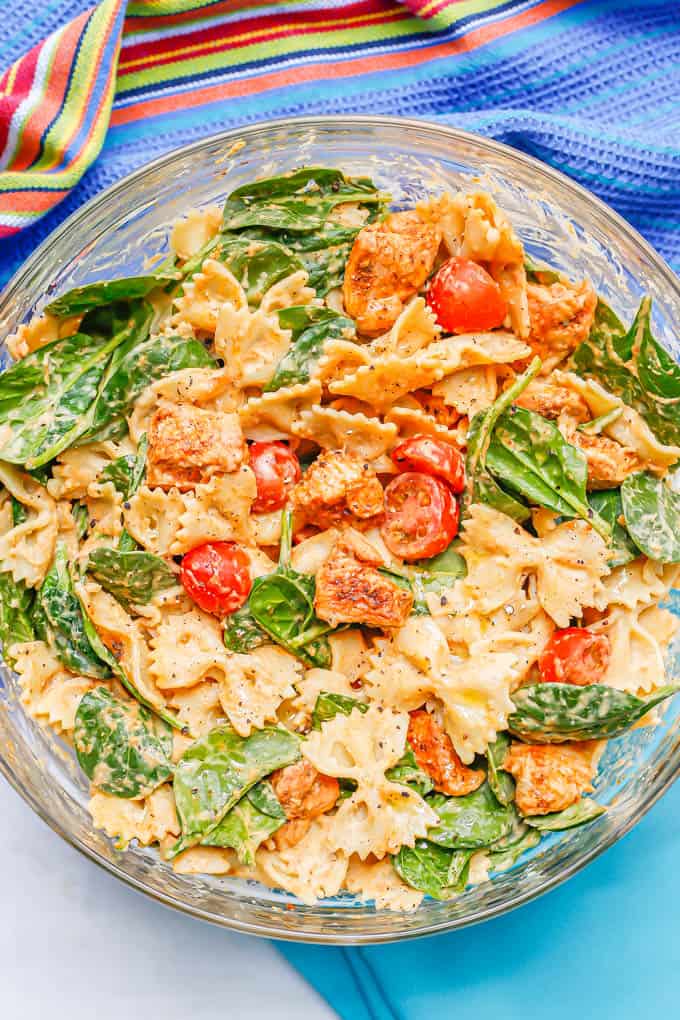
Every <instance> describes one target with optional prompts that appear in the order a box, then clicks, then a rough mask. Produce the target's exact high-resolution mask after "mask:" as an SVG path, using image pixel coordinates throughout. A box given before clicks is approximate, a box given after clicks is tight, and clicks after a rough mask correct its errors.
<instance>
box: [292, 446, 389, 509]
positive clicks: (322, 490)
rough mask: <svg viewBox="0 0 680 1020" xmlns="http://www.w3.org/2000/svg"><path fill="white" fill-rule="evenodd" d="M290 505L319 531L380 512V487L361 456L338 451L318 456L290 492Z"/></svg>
mask: <svg viewBox="0 0 680 1020" xmlns="http://www.w3.org/2000/svg"><path fill="white" fill-rule="evenodd" d="M291 503H292V506H293V508H294V509H295V510H297V511H298V512H299V513H300V514H301V515H303V516H304V518H305V519H306V520H307V521H308V522H310V523H313V524H315V525H317V526H318V527H320V528H327V527H332V526H333V525H334V524H338V523H339V522H341V521H343V520H346V521H347V522H348V523H354V522H355V520H356V519H358V520H368V519H370V518H373V517H376V516H377V515H378V514H381V513H382V511H383V488H382V485H381V484H380V482H379V480H378V477H377V475H376V473H375V471H374V470H373V469H372V468H371V466H370V465H369V464H367V463H366V461H364V460H362V458H361V457H357V456H356V455H355V454H352V453H343V452H342V451H341V450H329V451H327V452H325V453H321V454H319V456H318V457H317V458H316V460H315V461H313V462H312V464H310V466H309V468H308V469H307V471H306V472H305V474H304V476H303V478H302V479H301V481H299V482H298V483H297V485H295V486H294V488H293V489H292V490H291Z"/></svg>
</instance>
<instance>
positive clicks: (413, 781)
mask: <svg viewBox="0 0 680 1020" xmlns="http://www.w3.org/2000/svg"><path fill="white" fill-rule="evenodd" d="M385 778H386V779H389V780H390V781H391V782H392V783H403V784H404V785H406V786H412V787H413V789H414V790H415V791H416V793H419V794H420V796H421V797H425V796H426V794H428V793H431V792H432V790H433V789H434V783H433V782H432V780H431V779H430V777H429V776H428V774H427V772H423V770H422V769H421V767H420V765H419V764H418V762H417V761H416V756H415V754H414V753H413V748H412V747H411V745H410V744H409V743H408V742H407V744H406V750H405V751H404V753H403V754H402V756H401V758H400V759H399V761H398V762H397V764H396V765H393V766H392V768H390V769H388V770H387V772H386V773H385Z"/></svg>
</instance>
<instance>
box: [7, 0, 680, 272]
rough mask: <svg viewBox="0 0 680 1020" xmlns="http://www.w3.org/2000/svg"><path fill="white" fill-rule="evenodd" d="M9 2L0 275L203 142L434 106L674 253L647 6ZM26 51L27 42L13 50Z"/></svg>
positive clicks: (668, 140)
mask: <svg viewBox="0 0 680 1020" xmlns="http://www.w3.org/2000/svg"><path fill="white" fill-rule="evenodd" d="M83 8H84V4H82V5H81V3H79V2H78V0H39V3H36V2H35V0H30V2H29V0H13V2H12V4H11V17H10V18H9V19H5V20H6V25H5V26H4V27H2V28H0V69H1V68H3V67H6V68H7V70H6V71H5V72H4V74H3V75H2V77H0V284H1V283H3V282H4V281H5V280H6V279H7V278H8V277H9V275H10V273H11V272H12V271H13V270H14V269H15V268H16V267H17V265H18V264H19V263H20V262H21V260H23V259H24V258H25V257H26V256H27V255H28V254H29V252H30V251H31V250H32V249H33V248H34V247H35V245H36V244H37V242H38V241H39V240H41V239H42V238H43V237H44V236H45V235H46V234H47V233H48V232H49V230H51V229H52V228H53V227H54V226H55V225H56V224H57V223H58V222H59V221H60V220H61V219H63V217H64V216H65V215H67V214H68V213H69V212H71V211H72V210H73V209H75V208H76V207H77V206H78V205H79V204H81V203H82V202H83V201H84V200H85V199H87V198H89V197H90V196H92V195H93V194H94V193H95V192H97V191H98V190H100V189H101V188H102V187H104V186H106V185H108V184H110V183H111V182H112V181H114V180H116V179H117V178H119V177H120V176H121V175H123V174H125V173H127V172H129V171H130V170H132V169H134V168H135V167H137V166H139V165H141V164H142V163H144V162H146V161H147V160H149V159H151V158H153V157H155V156H158V155H159V154H161V153H163V152H165V151H167V150H169V149H172V148H175V147H177V146H179V145H181V144H183V143H185V142H187V141H190V140H192V139H195V138H198V137H200V136H202V135H206V134H209V133H213V132H215V131H218V130H220V129H222V128H226V127H232V126H236V125H239V124H244V123H250V122H253V121H257V120H262V119H265V118H268V117H276V116H296V115H301V114H305V113H319V112H329V113H330V112H333V113H338V112H346V111H351V112H359V113H361V112H366V113H371V112H374V113H381V112H382V113H391V114H404V115H410V116H414V115H415V116H423V117H429V118H440V119H442V120H445V121H447V122H450V123H455V124H457V125H459V126H461V127H465V128H467V129H469V130H473V131H479V132H481V133H483V134H487V135H491V136H493V137H496V138H499V139H501V140H503V141H506V142H509V143H510V144H512V145H515V146H517V147H519V148H522V149H524V150H525V151H528V152H530V153H532V154H535V155H537V156H539V157H540V158H542V159H545V160H547V161H548V162H550V163H552V164H553V165H555V166H557V167H558V168H559V169H561V170H564V171H565V172H566V173H568V174H570V175H571V176H572V177H574V178H576V179H577V180H579V181H580V182H581V183H583V184H585V185H586V186H587V187H589V188H591V189H592V190H593V191H595V192H597V193H598V194H599V195H600V196H601V197H602V198H604V200H605V201H607V202H609V203H610V204H611V205H613V206H614V207H616V208H617V209H618V210H619V211H620V212H621V213H623V215H624V216H626V217H627V218H628V219H629V220H631V221H632V222H633V223H634V224H635V225H636V226H637V227H638V228H639V229H640V230H641V231H642V232H643V233H644V234H645V235H646V236H647V237H648V238H649V239H650V240H651V242H652V243H653V244H655V245H656V247H657V248H658V249H659V250H661V252H662V253H663V254H665V255H666V257H667V258H668V259H669V260H670V261H671V262H673V263H674V264H675V265H680V226H679V225H678V221H677V210H678V208H679V207H680V155H679V153H678V147H677V138H678V135H679V131H680V75H679V74H678V70H677V68H678V61H679V60H680V20H679V19H678V18H677V6H676V5H675V4H673V3H670V4H669V3H667V2H659V0H406V2H405V3H403V4H401V3H395V2H393V0H354V2H351V0H350V2H346V0H284V2H267V0H251V2H249V3H246V2H245V0H202V2H200V0H136V2H128V3H127V5H126V4H125V2H124V0H103V2H101V3H100V4H99V5H97V6H96V7H89V8H86V9H83ZM27 50H28V52H26V51H27Z"/></svg>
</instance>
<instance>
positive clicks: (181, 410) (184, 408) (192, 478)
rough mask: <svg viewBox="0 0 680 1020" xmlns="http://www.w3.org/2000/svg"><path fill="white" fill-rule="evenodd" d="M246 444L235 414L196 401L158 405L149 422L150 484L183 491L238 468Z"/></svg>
mask: <svg viewBox="0 0 680 1020" xmlns="http://www.w3.org/2000/svg"><path fill="white" fill-rule="evenodd" d="M244 450H245V444H244V442H243V433H242V432H241V425H240V422H239V419H238V415H236V414H226V413H224V412H221V411H205V410H204V409H203V408H200V407H194V406H193V404H178V405H172V406H171V407H161V408H159V409H158V410H157V411H156V413H155V414H154V416H153V417H152V419H151V422H150V424H149V450H148V454H147V484H148V485H149V486H151V488H154V487H156V486H160V488H162V489H170V488H172V487H173V486H176V487H177V488H178V489H181V490H182V491H186V490H188V489H193V488H194V487H195V486H196V485H198V484H199V483H200V482H208V481H209V480H210V479H211V478H212V476H213V475H223V474H228V473H229V472H231V471H236V469H237V468H238V467H239V466H240V464H241V463H242V461H243V456H244Z"/></svg>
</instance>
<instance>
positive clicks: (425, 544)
mask: <svg viewBox="0 0 680 1020" xmlns="http://www.w3.org/2000/svg"><path fill="white" fill-rule="evenodd" d="M458 516H459V511H458V504H457V503H456V501H455V499H454V497H453V495H452V493H451V490H450V489H449V488H448V486H447V485H445V484H444V482H442V481H440V480H439V478H433V477H432V476H431V475H423V474H420V473H419V472H417V471H407V472H405V473H404V474H403V475H397V477H396V478H393V479H392V481H391V482H390V484H389V485H388V486H387V488H386V489H385V522H384V524H383V526H382V528H381V529H380V530H381V534H382V537H383V540H384V542H385V545H386V546H387V548H388V549H389V550H390V552H391V553H394V555H395V556H399V557H400V558H401V559H403V560H422V559H428V558H429V557H430V556H436V555H437V553H440V552H443V551H444V549H447V548H448V546H449V545H450V543H451V541H452V539H454V538H455V537H456V535H457V534H458Z"/></svg>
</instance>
